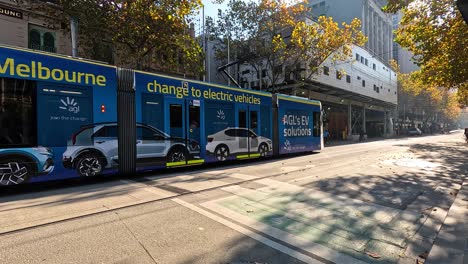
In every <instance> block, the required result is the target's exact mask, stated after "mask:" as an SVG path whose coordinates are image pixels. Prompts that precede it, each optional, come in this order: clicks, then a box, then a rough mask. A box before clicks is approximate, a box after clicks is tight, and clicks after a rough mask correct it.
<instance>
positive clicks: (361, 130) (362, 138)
mask: <svg viewBox="0 0 468 264" xmlns="http://www.w3.org/2000/svg"><path fill="white" fill-rule="evenodd" d="M361 141H364V129H362V128H361V129H360V130H359V142H361Z"/></svg>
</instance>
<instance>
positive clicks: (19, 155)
mask: <svg viewBox="0 0 468 264" xmlns="http://www.w3.org/2000/svg"><path fill="white" fill-rule="evenodd" d="M53 170H54V160H53V152H52V150H51V149H49V148H45V147H42V146H38V147H32V148H8V149H0V185H16V184H21V183H25V182H27V181H29V179H30V178H31V177H34V176H38V175H45V174H49V173H50V172H52V171H53Z"/></svg>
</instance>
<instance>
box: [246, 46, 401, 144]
mask: <svg viewBox="0 0 468 264" xmlns="http://www.w3.org/2000/svg"><path fill="white" fill-rule="evenodd" d="M282 70H283V73H284V75H283V76H282V77H281V80H279V81H278V83H283V84H284V85H282V86H280V87H279V88H275V91H279V92H281V93H287V94H292V95H296V96H301V97H308V98H311V99H317V100H320V101H322V105H323V109H324V113H325V119H324V121H325V127H326V129H328V130H329V132H330V134H331V135H332V137H333V138H335V139H340V138H341V139H342V138H344V137H349V136H352V137H354V138H356V137H357V136H358V135H359V133H360V132H361V130H362V131H363V132H365V133H367V135H368V136H370V137H379V136H388V135H392V134H393V116H394V110H395V107H396V104H397V97H398V92H397V76H396V73H395V72H394V71H392V70H391V69H390V68H389V67H388V66H387V65H386V64H384V63H383V62H381V61H380V60H378V59H377V58H375V57H374V56H373V55H372V54H371V53H370V52H368V51H367V50H366V49H365V48H361V47H357V46H353V47H352V56H351V57H350V58H349V59H348V60H346V61H335V62H334V61H332V60H331V59H327V60H326V61H325V62H323V63H322V65H321V67H320V69H319V71H318V72H316V73H311V72H310V71H307V70H306V67H303V68H302V69H301V71H299V72H298V71H293V72H291V71H286V67H283V69H282ZM268 71H269V69H259V71H258V72H257V71H255V70H254V69H253V67H252V66H250V65H246V64H242V65H240V70H239V72H240V81H241V84H242V85H243V87H244V88H249V89H261V90H272V89H271V88H269V87H270V83H269V79H268V75H269V72H268Z"/></svg>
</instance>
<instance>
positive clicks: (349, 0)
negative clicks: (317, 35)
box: [309, 0, 393, 63]
mask: <svg viewBox="0 0 468 264" xmlns="http://www.w3.org/2000/svg"><path fill="white" fill-rule="evenodd" d="M386 2H387V1H385V0H346V1H343V0H311V1H310V2H309V3H310V6H311V7H312V14H313V15H314V16H315V17H318V16H327V17H333V20H334V21H336V22H338V23H341V22H346V23H350V22H351V21H352V20H353V19H354V18H359V19H360V20H361V23H362V32H363V33H364V34H365V35H366V36H367V37H368V39H369V40H368V41H367V43H366V44H365V48H366V49H367V50H368V51H369V52H370V53H371V54H372V55H373V56H375V57H377V58H379V59H380V60H381V61H383V62H385V63H388V61H389V60H390V59H391V58H392V49H393V33H392V17H391V15H390V14H386V13H384V12H382V10H381V9H382V7H383V6H384V5H385V4H386Z"/></svg>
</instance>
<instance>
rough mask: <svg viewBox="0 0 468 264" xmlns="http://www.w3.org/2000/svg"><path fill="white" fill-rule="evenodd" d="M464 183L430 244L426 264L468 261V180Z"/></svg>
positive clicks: (449, 263)
mask: <svg viewBox="0 0 468 264" xmlns="http://www.w3.org/2000/svg"><path fill="white" fill-rule="evenodd" d="M467 178H468V177H466V176H465V180H464V183H463V184H462V186H461V188H460V191H459V192H458V194H457V197H456V198H455V202H454V203H453V204H452V206H451V207H450V209H449V212H448V215H447V218H445V221H444V223H443V226H442V228H441V230H440V232H439V234H438V236H437V238H436V240H435V242H434V245H433V246H432V249H431V251H430V252H429V256H428V258H427V260H426V262H425V263H426V264H437V263H444V264H466V263H468V181H467Z"/></svg>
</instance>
